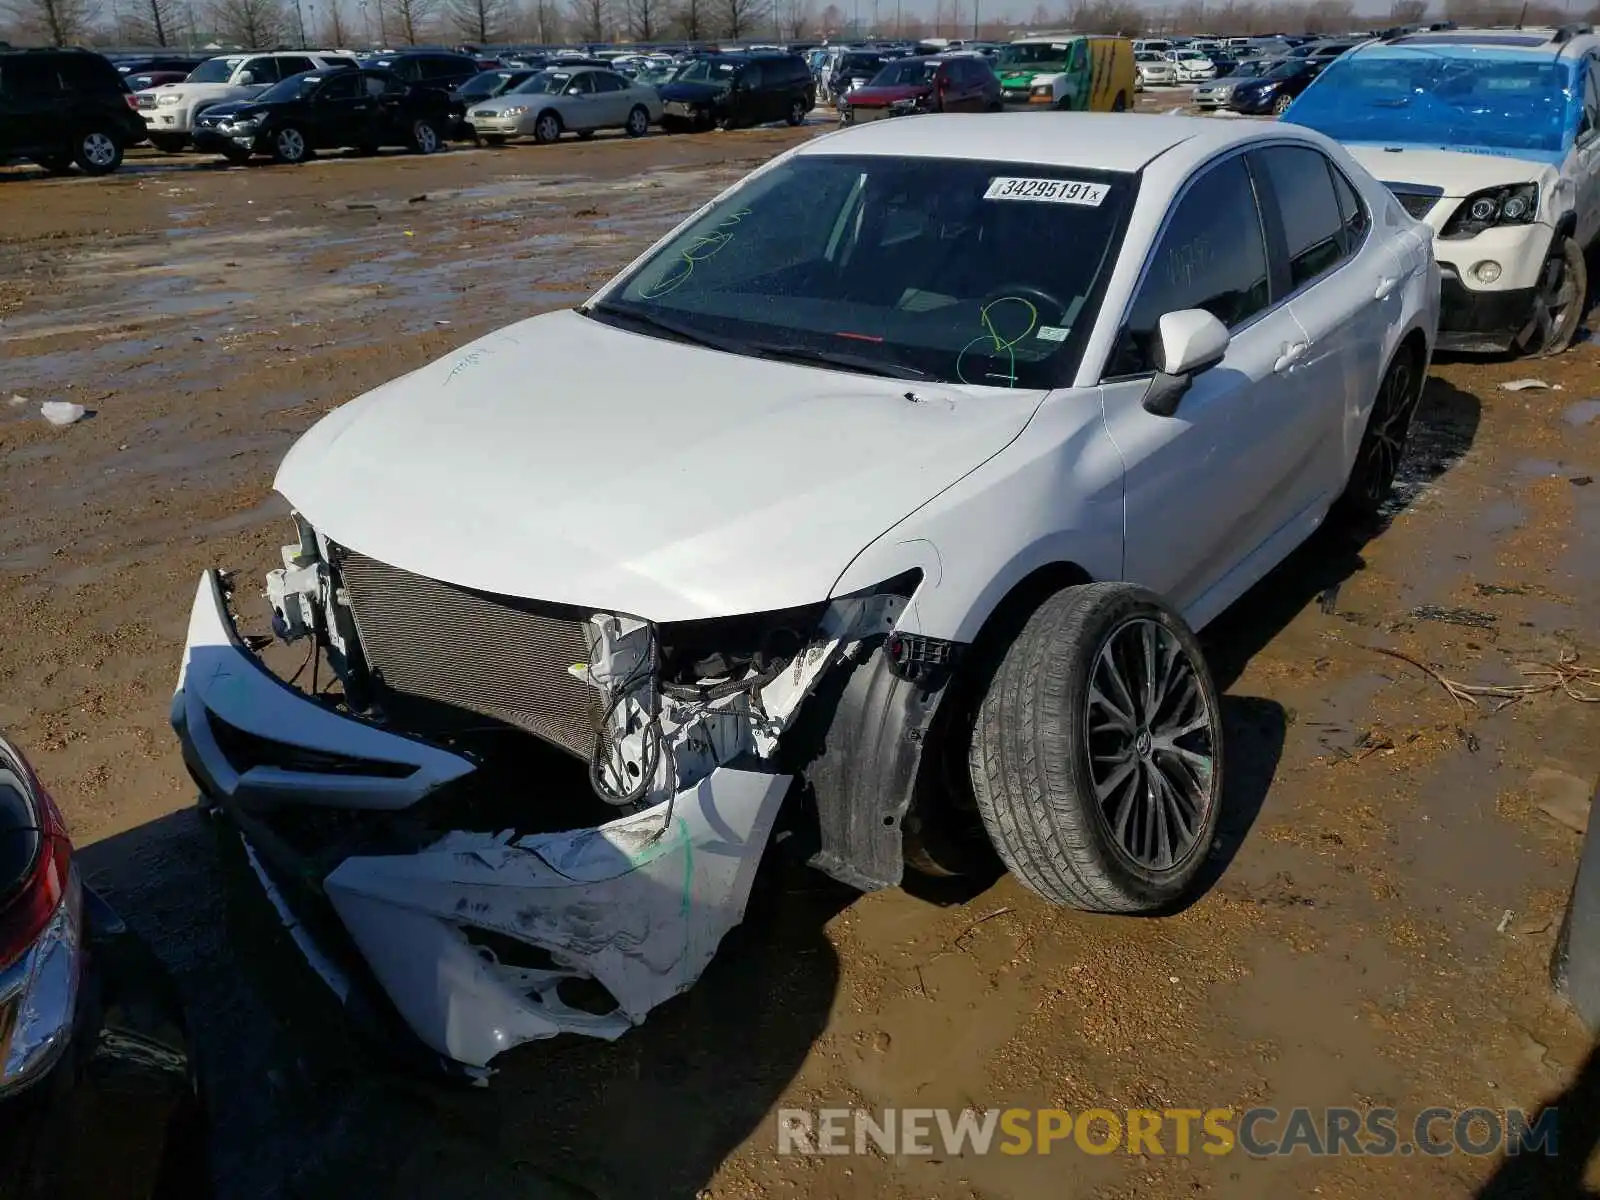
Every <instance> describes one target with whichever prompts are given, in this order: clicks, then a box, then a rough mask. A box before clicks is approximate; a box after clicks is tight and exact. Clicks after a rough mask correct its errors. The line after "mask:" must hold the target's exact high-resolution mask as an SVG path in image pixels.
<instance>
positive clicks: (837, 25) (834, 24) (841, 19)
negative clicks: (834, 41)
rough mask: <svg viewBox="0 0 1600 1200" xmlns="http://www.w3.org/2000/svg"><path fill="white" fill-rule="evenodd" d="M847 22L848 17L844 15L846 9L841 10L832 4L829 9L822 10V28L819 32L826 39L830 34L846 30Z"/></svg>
mask: <svg viewBox="0 0 1600 1200" xmlns="http://www.w3.org/2000/svg"><path fill="white" fill-rule="evenodd" d="M845 20H846V17H845V15H844V9H842V8H840V7H839V6H838V5H837V4H830V5H828V7H827V8H825V9H823V10H822V17H821V18H820V23H821V26H822V28H821V29H820V30H819V32H820V33H821V34H822V35H823V36H824V37H826V36H828V35H830V34H835V33H838V32H839V31H840V30H841V29H843V28H844V23H845Z"/></svg>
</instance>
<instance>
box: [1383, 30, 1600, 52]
mask: <svg viewBox="0 0 1600 1200" xmlns="http://www.w3.org/2000/svg"><path fill="white" fill-rule="evenodd" d="M1597 45H1600V38H1596V37H1595V36H1594V34H1593V33H1592V32H1591V31H1590V29H1589V27H1588V26H1584V25H1571V26H1565V27H1563V28H1561V29H1549V28H1524V29H1427V30H1421V31H1419V32H1417V33H1408V34H1404V35H1402V36H1400V37H1396V38H1391V39H1387V40H1385V41H1382V42H1379V43H1377V44H1376V47H1388V46H1431V47H1434V48H1436V49H1448V48H1450V47H1456V46H1459V47H1460V48H1462V49H1463V50H1469V49H1472V48H1475V47H1482V48H1483V49H1485V50H1496V51H1505V52H1510V53H1513V54H1514V53H1516V52H1517V51H1519V50H1521V51H1529V52H1537V54H1538V56H1540V57H1545V56H1547V55H1549V54H1550V52H1551V51H1552V50H1554V51H1555V52H1556V54H1557V56H1558V57H1559V56H1562V55H1567V54H1573V55H1581V54H1586V53H1589V52H1590V51H1592V50H1594V49H1595V48H1596V46H1597ZM1376 47H1365V48H1366V49H1373V48H1376Z"/></svg>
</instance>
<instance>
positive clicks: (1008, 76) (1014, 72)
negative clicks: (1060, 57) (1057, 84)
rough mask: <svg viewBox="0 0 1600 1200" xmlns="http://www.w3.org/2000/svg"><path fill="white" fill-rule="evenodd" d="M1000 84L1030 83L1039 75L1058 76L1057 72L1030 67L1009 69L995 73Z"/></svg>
mask: <svg viewBox="0 0 1600 1200" xmlns="http://www.w3.org/2000/svg"><path fill="white" fill-rule="evenodd" d="M995 73H996V74H997V75H999V76H1000V81H1001V82H1002V83H1032V82H1033V80H1034V79H1035V77H1037V76H1039V75H1058V74H1060V72H1059V71H1039V70H1035V69H1034V68H1032V67H1011V68H1008V69H1007V70H1004V71H997V72H995Z"/></svg>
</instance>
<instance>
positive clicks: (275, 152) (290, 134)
mask: <svg viewBox="0 0 1600 1200" xmlns="http://www.w3.org/2000/svg"><path fill="white" fill-rule="evenodd" d="M272 157H273V158H275V159H277V160H278V161H279V162H281V163H288V164H290V165H291V166H292V165H294V164H296V163H303V162H305V161H306V159H308V158H310V157H311V143H310V142H309V141H307V140H306V135H305V131H304V130H302V129H301V128H300V127H299V126H298V125H285V126H284V127H283V128H282V129H280V130H278V132H277V133H275V134H273V135H272Z"/></svg>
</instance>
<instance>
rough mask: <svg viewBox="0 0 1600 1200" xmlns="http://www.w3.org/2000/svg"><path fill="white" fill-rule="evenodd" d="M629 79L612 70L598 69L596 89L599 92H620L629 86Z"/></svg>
mask: <svg viewBox="0 0 1600 1200" xmlns="http://www.w3.org/2000/svg"><path fill="white" fill-rule="evenodd" d="M627 86H628V81H627V80H625V79H624V78H622V76H620V75H613V74H612V73H611V72H610V71H596V72H595V73H594V90H595V91H597V92H620V91H623V90H625V89H626V88H627Z"/></svg>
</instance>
